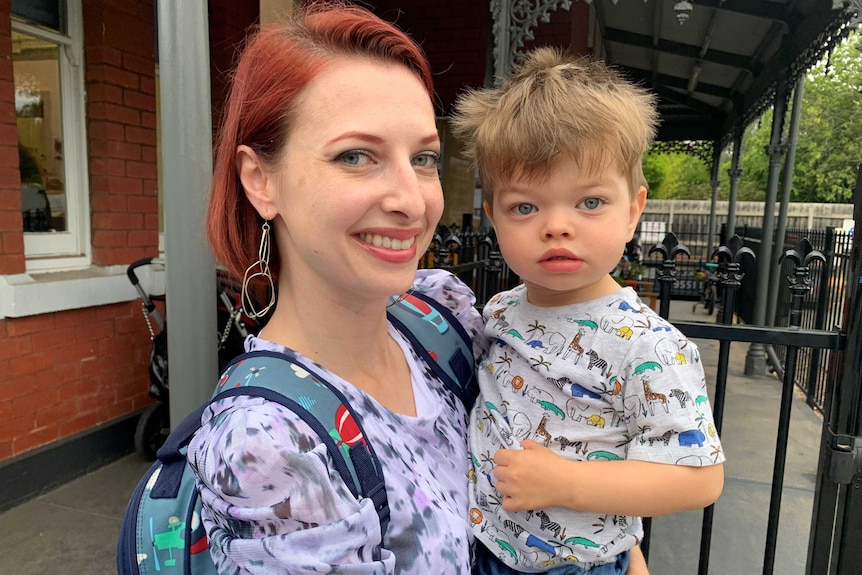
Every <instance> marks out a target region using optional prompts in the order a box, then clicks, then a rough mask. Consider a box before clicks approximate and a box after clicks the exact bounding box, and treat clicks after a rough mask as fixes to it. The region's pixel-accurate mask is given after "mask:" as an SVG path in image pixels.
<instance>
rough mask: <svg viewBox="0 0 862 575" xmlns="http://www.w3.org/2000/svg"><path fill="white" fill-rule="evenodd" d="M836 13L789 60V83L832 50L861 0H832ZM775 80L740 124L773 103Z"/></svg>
mask: <svg viewBox="0 0 862 575" xmlns="http://www.w3.org/2000/svg"><path fill="white" fill-rule="evenodd" d="M832 9H833V11H835V12H836V16H835V18H833V19H832V20H831V21H830V22H829V24H827V25H826V27H825V28H824V29H823V30H822V31H821V32H820V34H818V35H817V37H816V38H814V40H812V41H811V43H810V44H809V45H808V48H806V49H805V50H803V51H802V52H801V53H800V54H799V56H797V57H796V59H795V60H793V62H791V64H790V67H789V69H788V72H787V82H788V85H790V86H795V85H796V83H797V82H798V81H799V78H800V77H801V76H802V75H803V74H805V73H806V72H807V71H808V70H810V69H811V68H812V67H813V66H814V65H815V64H816V63H817V62H819V61H820V60H822V59H823V56H825V55H826V54H829V53H831V52H832V50H834V49H835V46H837V45H838V44H839V43H840V42H841V41H842V40H843V39H844V38H846V37H847V35H848V34H849V33H850V31H851V30H852V29H853V28H854V27H855V26H856V25H857V24H858V23H859V22H860V14H862V0H835V1H833V6H832ZM777 84H778V80H776V81H775V82H773V84H772V85H771V86H770V87H769V88H768V89H767V90H765V91H764V92H763V94H761V95H760V98H758V99H757V101H756V102H755V103H754V104H753V105H752V106H751V107H750V108H749V109H748V110H746V111H745V114H744V115H743V118H742V125H743V126H748V125H749V124H751V123H752V122H753V121H755V120H757V119H758V118H760V117H761V116H762V115H763V113H764V112H765V111H766V110H767V109H769V108H770V107H771V106H772V105H773V104H774V103H775V102H774V100H775V91H776V88H777ZM790 96H791V91H790V90H788V91H787V95H786V96H785V98H786V99H787V100H788V101H789V99H790ZM732 137H733V135H732V134H725V136H724V138H723V140H722V147H724V145H725V144H727V143H729V141H730V139H731V138H732Z"/></svg>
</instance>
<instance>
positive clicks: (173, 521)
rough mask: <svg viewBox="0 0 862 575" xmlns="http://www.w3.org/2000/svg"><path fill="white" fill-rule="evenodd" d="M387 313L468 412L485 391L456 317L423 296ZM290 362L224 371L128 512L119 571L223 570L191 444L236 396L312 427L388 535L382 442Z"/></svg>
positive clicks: (249, 356)
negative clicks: (217, 408)
mask: <svg viewBox="0 0 862 575" xmlns="http://www.w3.org/2000/svg"><path fill="white" fill-rule="evenodd" d="M387 315H388V317H389V321H390V322H391V323H392V325H394V326H395V327H396V329H398V331H399V332H400V333H401V334H402V335H404V336H405V337H406V338H407V339H408V340H409V341H410V343H411V344H412V346H413V349H414V350H415V351H416V352H417V353H418V354H419V355H420V356H421V357H422V358H423V359H424V360H425V362H426V363H427V364H428V365H429V366H430V367H431V368H432V369H433V370H434V372H435V374H436V375H437V376H438V377H439V378H440V379H441V380H443V382H444V383H445V384H446V385H447V386H448V387H449V389H450V390H452V392H453V393H455V395H456V396H458V397H459V398H460V399H461V401H462V402H463V403H464V405H465V406H466V407H467V408H468V409H469V408H470V406H471V405H472V403H473V400H475V398H476V394H477V393H478V391H477V387H476V383H475V378H474V360H473V351H472V344H471V341H470V338H469V336H468V335H467V333H466V332H465V331H464V328H463V327H462V326H461V324H460V323H459V322H458V321H457V319H455V317H454V316H453V315H452V313H451V312H450V311H449V310H448V309H446V308H445V307H443V306H442V305H441V304H439V303H438V302H436V301H435V300H433V299H431V298H429V297H427V296H425V295H422V294H414V293H408V294H404V296H402V298H400V299H396V300H394V303H393V305H391V306H390V307H389V308H388V309H387ZM291 365H293V364H292V363H291V361H290V359H289V358H288V357H287V356H285V355H283V354H280V353H274V352H268V351H259V352H252V353H245V354H243V355H241V356H239V357H237V358H236V359H234V360H233V361H232V362H230V364H228V366H227V367H226V368H225V371H224V373H223V374H222V376H221V378H220V379H219V383H218V385H217V387H216V389H215V391H214V392H213V397H212V399H211V400H210V401H209V402H208V403H206V404H204V405H202V406H200V407H199V408H198V409H196V410H195V411H193V412H192V413H190V414H189V415H188V416H187V417H186V418H185V419H184V420H183V421H182V423H180V424H179V425H178V426H176V427H175V428H174V430H173V431H172V432H171V434H170V435H169V436H168V438H167V440H166V441H165V444H164V445H163V446H162V448H161V449H160V450H159V452H158V457H157V459H156V461H155V462H154V463H153V465H152V466H151V467H150V469H149V470H148V471H147V472H146V473H145V474H144V476H143V477H142V478H141V480H140V481H139V482H138V485H137V487H136V488H135V490H134V492H133V493H132V497H131V499H130V501H129V504H128V506H127V508H126V513H125V516H124V517H123V524H122V526H121V528H120V536H119V540H118V542H117V573H118V574H119V575H152V574H155V573H165V574H168V575H174V574H177V575H217V573H216V570H215V566H214V565H213V562H212V559H211V557H210V554H209V550H208V541H207V537H206V532H205V530H204V527H203V523H202V521H201V519H200V511H201V503H200V498H199V496H198V491H197V489H196V488H195V481H194V476H193V474H192V470H191V468H190V467H189V465H188V462H187V460H186V449H187V446H188V443H189V441H190V440H191V438H192V436H193V435H194V433H195V432H196V431H197V430H198V429H199V428H200V425H201V415H202V413H203V411H204V409H206V407H207V406H208V405H209V404H210V403H212V402H214V401H218V400H220V399H222V398H225V397H229V396H235V395H248V396H257V397H263V398H265V399H267V400H269V401H275V402H277V403H279V404H281V405H283V406H285V407H286V408H288V409H290V410H291V411H293V412H294V413H296V414H297V415H299V416H300V417H301V418H302V419H303V421H305V422H306V423H308V425H309V426H310V427H311V428H312V429H314V430H315V432H316V433H317V434H318V436H319V437H320V439H321V441H322V442H323V443H324V444H325V445H326V448H327V450H328V452H329V454H330V457H331V458H332V461H333V465H334V466H335V469H336V471H337V472H338V473H339V475H340V476H341V478H342V479H343V480H344V483H345V484H346V485H347V486H348V488H349V489H350V491H351V492H352V493H353V495H354V496H355V497H356V498H357V499H364V498H370V499H371V500H372V501H373V503H374V508H375V509H376V510H377V514H378V516H379V518H380V528H381V533H383V534H385V533H386V528H387V526H388V524H389V504H388V501H387V498H386V484H385V481H384V477H383V470H382V469H381V466H380V462H379V461H378V459H377V457H376V455H375V454H374V448H373V446H372V445H371V444H370V443H369V442H368V441H367V440H366V439H365V433H364V431H363V429H362V418H361V416H359V415H358V414H357V413H355V412H354V411H353V409H352V407H351V406H350V404H349V403H348V402H347V398H345V397H344V396H343V395H342V394H341V393H340V392H339V391H338V390H337V389H335V388H334V387H333V386H332V385H330V384H329V382H327V381H325V380H324V379H323V378H321V377H319V376H318V375H316V374H313V375H312V377H299V376H298V375H297V374H296V372H295V371H294V370H293V369H291ZM377 553H378V554H379V550H377ZM375 559H377V557H375Z"/></svg>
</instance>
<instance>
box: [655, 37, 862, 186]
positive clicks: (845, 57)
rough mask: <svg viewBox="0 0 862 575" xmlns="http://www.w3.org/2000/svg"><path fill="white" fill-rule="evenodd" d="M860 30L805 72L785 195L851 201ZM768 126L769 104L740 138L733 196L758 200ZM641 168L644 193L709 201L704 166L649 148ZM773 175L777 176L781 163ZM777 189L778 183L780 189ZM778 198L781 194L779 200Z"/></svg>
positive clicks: (860, 154)
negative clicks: (737, 177) (788, 191)
mask: <svg viewBox="0 0 862 575" xmlns="http://www.w3.org/2000/svg"><path fill="white" fill-rule="evenodd" d="M857 45H862V34H860V32H859V31H856V32H854V33H852V34H850V35H849V36H848V38H847V39H846V40H845V41H844V42H842V43H841V44H840V45H839V46H837V47H836V49H835V50H834V52H833V53H832V54H831V55H830V57H829V58H827V59H826V60H824V61H822V62H820V63H818V64H817V65H815V66H814V67H813V68H812V69H811V70H809V72H808V74H807V75H806V79H805V83H804V87H803V99H802V101H803V108H802V115H801V119H800V124H799V138H798V143H797V148H796V155H795V162H794V171H793V179H792V188H791V201H795V202H826V203H847V202H851V201H852V195H853V187H854V185H855V181H856V169H857V166H858V165H859V164H860V162H862V138H860V137H859V135H860V134H862V54H860V51H859V50H858V49H857V48H856V46H857ZM792 103H793V98H792V94H791V98H790V100H789V103H788V111H787V115H786V121H785V122H784V133H783V138H782V139H783V141H787V138H788V132H789V128H790V117H791V109H790V108H792ZM771 131H772V110H768V111H767V112H766V113H765V114H764V115H763V116H762V117H761V118H760V119H759V120H758V121H756V122H754V123H752V124H751V125H749V126H748V127H747V128H746V130H745V134H744V137H743V143H742V153H741V156H740V167H741V168H742V177H741V178H740V181H739V187H738V192H737V193H738V196H737V198H738V200H740V201H745V200H763V199H764V198H765V196H766V189H767V186H768V182H769V157H768V156H767V155H766V146H767V145H768V144H769V140H770V134H771ZM730 160H731V158H730V150H725V151H724V152H723V154H722V161H721V163H720V169H719V174H718V179H719V199H723V200H726V199H727V198H728V193H729V189H730V183H729V177H728V174H727V170H728V169H729V168H730ZM644 174H645V175H646V177H647V181H648V182H649V183H650V194H649V195H650V197H651V198H656V199H709V198H710V197H711V189H710V175H709V167H708V166H706V165H705V164H704V162H703V161H701V160H700V159H698V158H695V157H693V156H687V155H684V154H657V153H648V154H647V156H646V157H645V158H644ZM780 177H781V178H783V177H784V173H783V168H782V171H781V174H780ZM780 190H781V187H779V193H780ZM779 199H780V198H779Z"/></svg>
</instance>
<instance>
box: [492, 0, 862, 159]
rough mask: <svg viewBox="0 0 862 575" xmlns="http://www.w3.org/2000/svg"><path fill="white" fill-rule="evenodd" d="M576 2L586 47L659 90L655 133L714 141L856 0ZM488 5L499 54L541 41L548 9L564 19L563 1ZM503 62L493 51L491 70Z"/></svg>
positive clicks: (771, 92) (769, 93)
mask: <svg viewBox="0 0 862 575" xmlns="http://www.w3.org/2000/svg"><path fill="white" fill-rule="evenodd" d="M582 1H584V2H586V3H588V4H591V11H590V12H591V15H592V17H593V21H594V23H595V29H594V30H593V34H594V38H595V51H596V54H598V55H600V56H602V57H603V58H604V59H605V60H607V61H608V62H609V63H611V64H613V65H615V66H617V67H618V68H620V69H621V70H622V71H624V72H625V73H626V74H627V75H628V76H629V77H630V78H632V79H634V80H636V81H638V82H641V83H642V84H643V85H644V86H646V87H648V88H650V89H651V90H653V91H654V92H655V93H656V94H657V95H658V96H659V111H660V113H661V118H662V123H661V128H660V131H659V135H658V140H659V141H679V140H701V141H704V140H705V141H721V142H723V143H727V142H728V141H729V140H730V139H731V138H732V136H733V134H734V131H736V130H738V129H739V128H740V127H743V126H745V125H747V124H748V123H750V122H751V121H752V120H754V119H756V118H758V117H759V116H760V115H761V114H762V113H763V112H764V110H766V109H767V108H768V107H769V106H771V105H772V104H773V103H774V97H775V93H776V88H777V86H778V85H779V83H787V84H788V85H790V86H793V85H794V84H795V82H796V80H797V79H798V78H799V76H800V75H801V74H802V73H804V72H805V71H806V70H807V69H809V68H810V67H811V66H812V65H813V64H815V63H816V62H817V61H818V60H820V59H821V58H822V57H823V56H824V55H826V54H827V53H828V52H829V51H831V50H832V48H833V47H834V46H835V45H836V44H837V43H838V42H839V41H840V40H841V39H842V38H843V37H844V36H845V35H846V34H847V32H848V31H849V26H850V24H851V23H852V22H853V21H854V20H855V17H856V13H857V11H858V8H859V7H860V6H862V1H860V0H852V1H838V0H691V1H689V2H679V1H677V0H582ZM491 4H492V10H494V8H497V9H498V11H497V13H496V14H495V20H496V21H497V22H498V25H497V26H495V32H497V31H499V30H501V29H503V28H504V27H505V24H503V22H502V21H501V18H505V16H504V14H505V13H506V10H505V5H507V4H508V5H509V7H510V8H511V12H510V13H511V14H513V16H512V17H510V19H509V26H508V29H509V31H508V34H507V36H508V38H504V39H503V44H504V45H505V44H508V48H509V57H508V60H509V61H511V60H517V58H518V57H519V56H520V55H521V51H522V49H523V44H524V40H525V39H527V40H534V44H535V45H540V44H547V43H550V42H546V41H544V39H543V37H542V36H543V27H542V25H541V22H542V21H547V19H548V17H549V15H550V13H551V12H555V11H560V13H559V14H554V18H557V19H559V18H563V19H566V18H568V19H571V18H572V15H571V14H572V13H571V12H570V11H569V8H570V6H571V4H572V2H566V1H557V2H554V1H551V2H548V1H545V2H542V1H537V0H509V1H506V0H498V1H497V2H494V1H492V3H491ZM531 16H533V17H531ZM529 26H532V29H527V30H523V29H519V27H521V28H526V27H529ZM496 36H497V41H498V42H499V41H500V39H501V38H500V35H499V34H497V35H496ZM497 48H498V54H500V50H502V49H504V48H501V45H500V44H499V43H498V46H497ZM506 60H507V58H506V57H502V58H501V57H498V58H496V61H497V63H498V66H497V71H498V74H499V72H500V71H503V72H505V65H506V64H505V63H506ZM501 62H502V63H503V66H504V68H503V69H502V70H501V67H500V65H499V64H500V63H501Z"/></svg>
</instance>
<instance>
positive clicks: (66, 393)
mask: <svg viewBox="0 0 862 575" xmlns="http://www.w3.org/2000/svg"><path fill="white" fill-rule="evenodd" d="M144 325H145V324H144V320H143V318H142V317H141V310H140V306H139V304H137V303H136V302H130V303H125V304H116V305H110V306H102V307H96V308H86V309H78V310H70V311H65V312H60V313H55V314H45V315H39V316H32V317H25V318H18V319H11V320H10V319H6V320H2V321H0V340H2V342H3V344H2V345H0V374H2V376H0V460H3V459H6V458H9V457H12V456H14V455H19V454H21V453H23V452H25V451H28V450H30V449H33V448H35V447H39V446H41V445H45V444H47V443H51V442H53V441H57V440H59V439H62V438H64V437H67V436H69V435H72V434H75V433H78V432H81V431H86V430H88V429H90V428H92V427H93V426H95V425H98V424H100V423H105V422H108V421H111V420H113V419H116V418H118V417H121V416H123V415H126V414H128V413H131V412H132V411H134V410H137V409H140V408H142V407H144V406H145V405H146V404H147V403H149V401H150V400H149V399H148V396H147V389H148V375H147V369H146V366H147V360H148V358H149V352H150V349H151V344H150V340H149V336H148V335H147V333H146V328H145V327H144Z"/></svg>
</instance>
